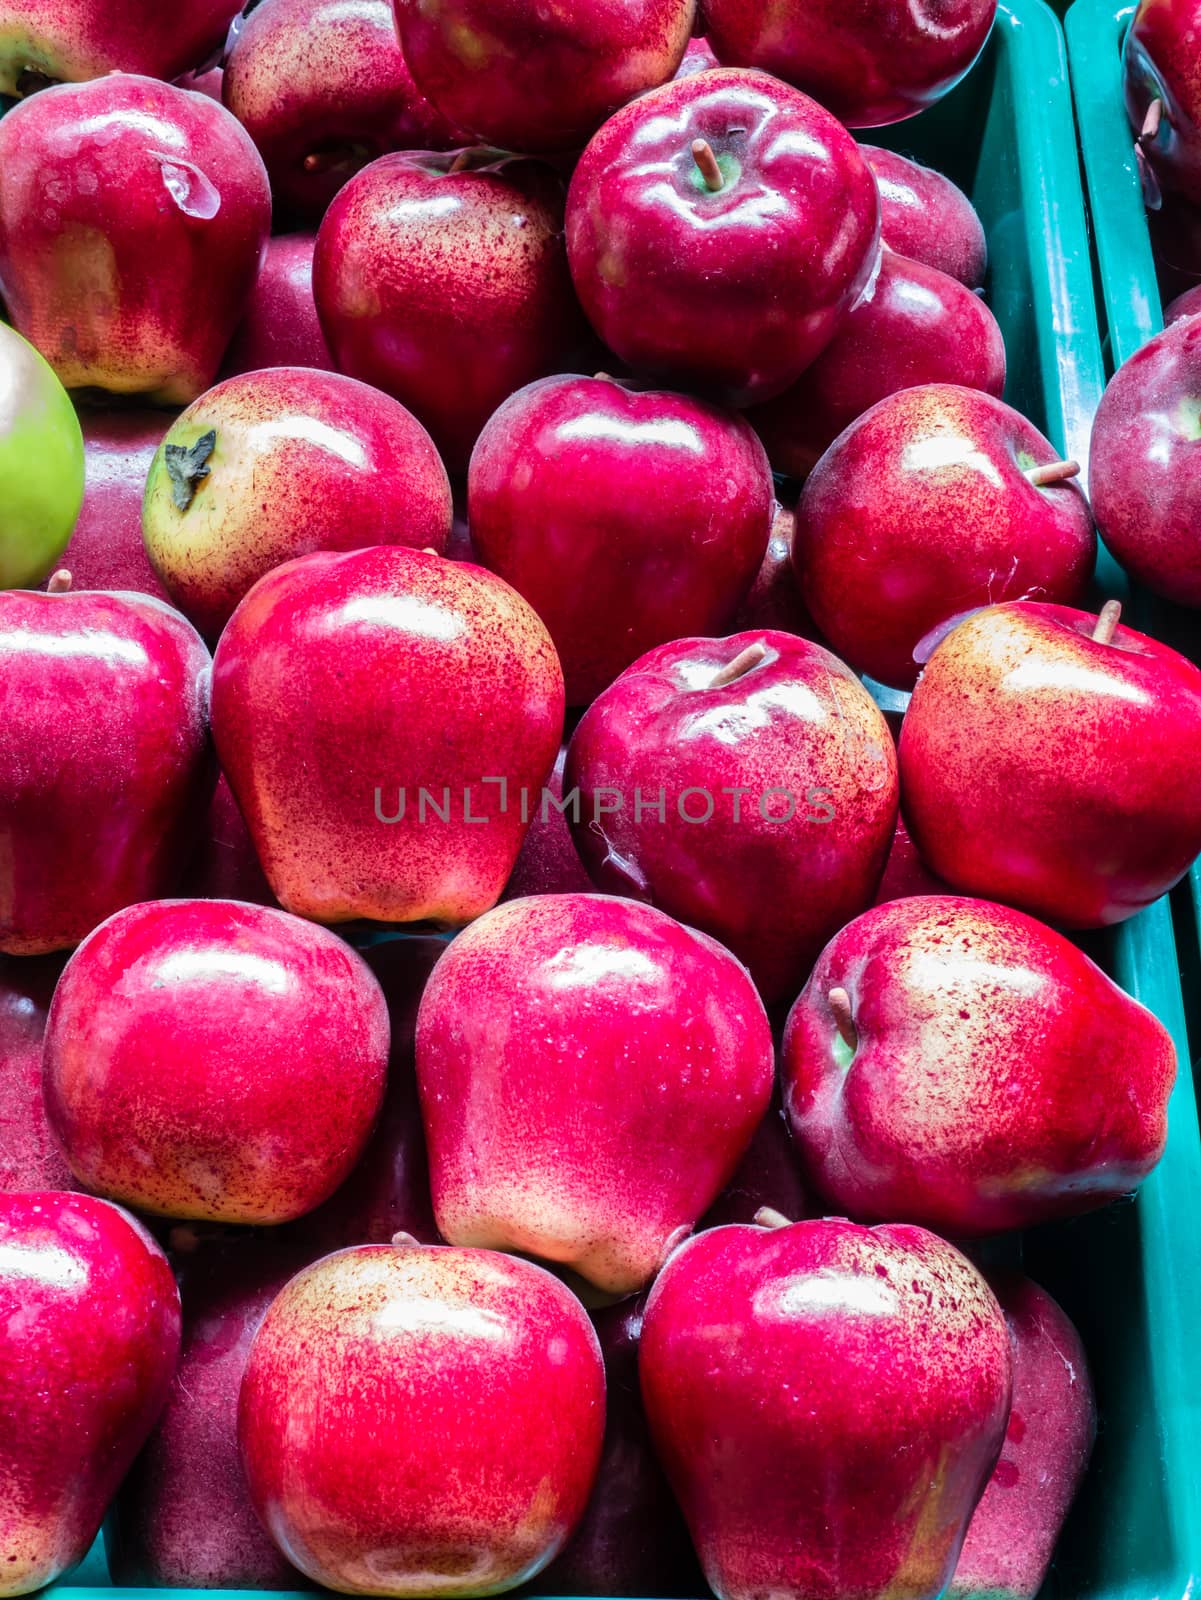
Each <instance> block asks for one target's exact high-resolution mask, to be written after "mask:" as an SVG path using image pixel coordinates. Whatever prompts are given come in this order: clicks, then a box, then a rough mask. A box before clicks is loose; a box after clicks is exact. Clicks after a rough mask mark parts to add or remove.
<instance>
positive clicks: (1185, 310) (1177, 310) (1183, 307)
mask: <svg viewBox="0 0 1201 1600" xmlns="http://www.w3.org/2000/svg"><path fill="white" fill-rule="evenodd" d="M1199 311H1201V283H1198V284H1194V286H1193V287H1192V288H1191V289H1186V290H1185V291H1184V293H1183V294H1178V295H1177V296H1176V298H1175V299H1174V300H1172V301H1170V302H1169V304H1168V305H1166V306H1165V307H1164V308H1163V322H1164V327H1165V328H1170V327H1171V326H1172V324H1173V323H1174V322H1179V321H1180V319H1181V318H1182V317H1194V316H1196V314H1197V313H1198V312H1199ZM1151 342H1152V343H1154V342H1155V341H1154V340H1152V341H1151Z"/></svg>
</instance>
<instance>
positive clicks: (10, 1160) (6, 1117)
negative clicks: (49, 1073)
mask: <svg viewBox="0 0 1201 1600" xmlns="http://www.w3.org/2000/svg"><path fill="white" fill-rule="evenodd" d="M61 971H62V959H61V957H54V956H51V957H47V958H45V959H44V960H38V959H36V958H34V957H31V956H0V1194H17V1193H19V1192H20V1191H21V1190H22V1189H73V1188H74V1187H75V1180H74V1178H72V1176H71V1169H70V1168H69V1167H68V1166H67V1164H66V1162H65V1161H64V1160H63V1157H62V1152H61V1151H60V1150H59V1149H58V1147H57V1145H56V1144H55V1143H54V1138H53V1135H52V1134H51V1132H50V1124H49V1123H48V1122H47V1121H46V1108H45V1106H44V1105H43V1103H42V1037H43V1035H44V1034H45V1031H46V1013H47V1012H48V1011H49V1009H50V997H51V996H52V995H53V993H54V985H55V984H56V983H57V982H58V977H59V973H60V972H61Z"/></svg>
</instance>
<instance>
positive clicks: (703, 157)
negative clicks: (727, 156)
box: [692, 139, 726, 194]
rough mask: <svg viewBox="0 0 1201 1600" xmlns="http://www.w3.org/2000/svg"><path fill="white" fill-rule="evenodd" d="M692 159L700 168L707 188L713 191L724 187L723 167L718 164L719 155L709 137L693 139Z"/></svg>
mask: <svg viewBox="0 0 1201 1600" xmlns="http://www.w3.org/2000/svg"><path fill="white" fill-rule="evenodd" d="M692 159H693V160H694V161H695V162H696V164H697V166H698V168H699V169H700V174H701V177H702V178H704V180H705V188H706V189H712V191H713V193H714V194H716V193H717V191H718V190H719V189H720V188H722V187H724V185H725V181H726V180H725V179H724V178H723V177H722V175H721V168H720V167H719V166H718V164H717V157H716V156H715V155H714V154H713V146H712V145H711V144H710V143H709V141H708V139H694V140H693V141H692Z"/></svg>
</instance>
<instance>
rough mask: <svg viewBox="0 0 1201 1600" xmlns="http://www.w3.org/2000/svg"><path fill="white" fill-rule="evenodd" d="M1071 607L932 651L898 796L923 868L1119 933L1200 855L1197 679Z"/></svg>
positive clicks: (995, 624)
mask: <svg viewBox="0 0 1201 1600" xmlns="http://www.w3.org/2000/svg"><path fill="white" fill-rule="evenodd" d="M1095 622H1096V619H1095V617H1093V616H1092V615H1090V614H1088V613H1086V612H1083V611H1073V610H1071V609H1069V608H1068V607H1067V606H1049V605H1035V604H1033V603H1025V604H1017V605H1006V606H993V607H989V608H988V609H987V610H985V611H982V612H980V613H978V614H977V615H976V616H974V617H969V618H968V619H967V620H966V621H965V622H962V623H960V625H959V626H958V627H957V628H956V629H955V630H954V632H953V633H951V634H950V635H949V636H948V637H947V638H946V639H944V640H943V642H942V644H941V645H940V646H939V648H938V649H937V650H936V651H935V653H934V655H933V657H932V658H931V660H930V663H929V665H928V666H927V667H926V670H925V672H924V673H923V675H922V680H921V682H920V683H919V684H918V687H917V689H916V690H915V692H914V696H913V699H912V701H911V702H910V705H909V710H908V711H907V712H906V714H905V722H904V726H903V729H902V732H901V794H902V798H903V803H904V806H905V817H906V820H907V821H908V823H909V829H910V832H911V833H912V835H913V838H914V841H915V842H916V844H917V847H918V849H919V850H920V851H921V853H922V857H923V859H924V860H925V862H926V865H927V866H928V867H930V868H931V870H932V871H934V872H936V873H937V874H938V876H939V877H940V878H943V879H945V880H946V882H947V883H949V884H951V885H953V886H954V888H956V889H958V890H960V891H961V892H962V893H965V894H978V895H985V896H987V897H989V898H990V899H994V900H1004V901H1006V902H1007V903H1009V904H1012V905H1017V906H1021V907H1022V909H1023V910H1025V911H1029V912H1031V913H1032V914H1033V915H1034V916H1038V917H1045V918H1046V920H1047V921H1048V922H1054V923H1057V924H1059V925H1060V926H1065V927H1073V928H1096V927H1101V926H1104V925H1106V924H1108V923H1113V922H1121V921H1122V920H1123V919H1124V918H1126V917H1129V916H1132V915H1133V914H1134V912H1136V911H1138V910H1141V908H1142V907H1143V906H1145V905H1148V904H1150V902H1151V901H1152V900H1155V899H1157V898H1158V897H1159V896H1160V895H1161V894H1163V893H1164V892H1165V891H1166V890H1168V889H1170V888H1171V887H1172V885H1173V884H1174V883H1177V882H1178V881H1179V880H1180V878H1181V877H1182V876H1183V875H1184V873H1185V871H1186V870H1187V869H1188V866H1189V864H1190V863H1191V862H1192V860H1193V858H1194V857H1195V856H1196V854H1197V851H1198V849H1199V848H1201V673H1198V671H1197V668H1196V667H1195V666H1193V665H1192V663H1191V662H1189V661H1186V660H1185V658H1184V657H1183V656H1181V655H1179V654H1178V653H1177V652H1176V651H1175V650H1172V649H1170V648H1169V647H1168V646H1167V645H1164V644H1160V643H1159V642H1158V641H1157V640H1155V639H1150V638H1148V637H1147V636H1146V635H1145V634H1141V633H1136V632H1135V631H1134V629H1132V628H1126V627H1122V626H1119V627H1118V628H1117V630H1116V632H1115V633H1114V636H1113V642H1112V643H1111V644H1099V643H1097V642H1095V641H1094V640H1093V638H1092V631H1093V627H1094V625H1095Z"/></svg>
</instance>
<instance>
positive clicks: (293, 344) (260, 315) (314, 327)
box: [221, 233, 334, 378]
mask: <svg viewBox="0 0 1201 1600" xmlns="http://www.w3.org/2000/svg"><path fill="white" fill-rule="evenodd" d="M316 248H317V235H316V234H315V233H281V234H277V235H275V236H274V237H273V238H271V239H269V240H268V241H267V252H266V254H265V255H264V257H263V265H262V267H261V268H260V269H259V275H258V277H257V278H256V279H255V284H254V288H253V289H252V290H251V293H250V299H249V301H248V303H247V306H246V312H245V315H244V316H243V318H242V320H241V322H240V323H239V324H238V328H237V332H236V333H235V334H234V336H233V339H232V340H231V341H230V345H229V348H228V350H226V352H225V360H224V362H223V363H222V368H221V370H222V372H223V374H224V375H225V376H226V377H227V378H235V377H237V376H238V374H239V373H242V372H261V371H263V369H264V368H265V367H316V368H317V369H318V371H321V372H332V371H333V370H334V361H333V357H332V356H331V355H330V353H329V346H328V345H327V344H326V342H325V335H324V334H323V333H322V331H321V323H320V321H319V320H318V317H317V303H316V301H315V300H314V299H313V251H314V250H315V249H316Z"/></svg>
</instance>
